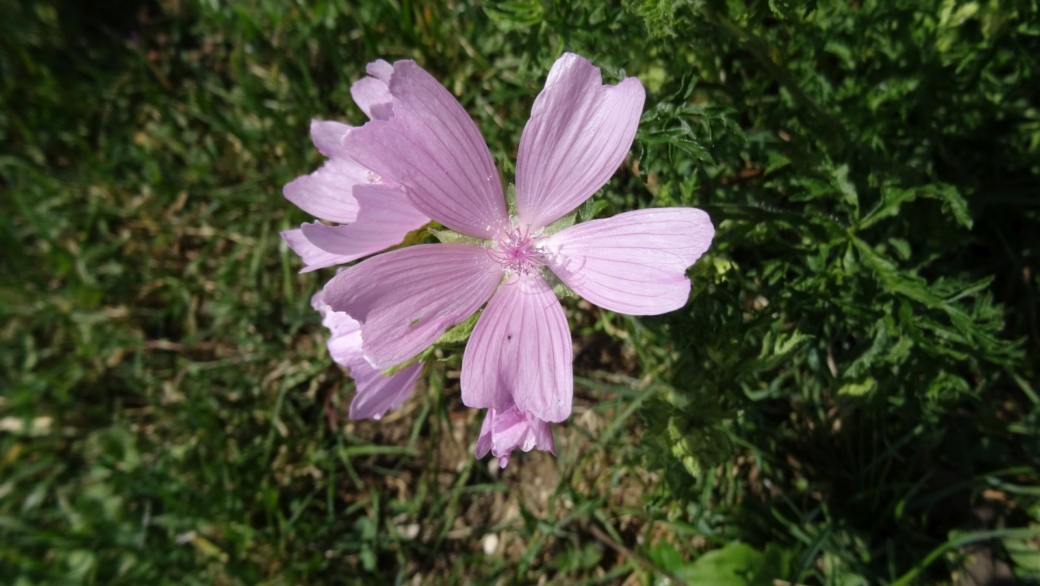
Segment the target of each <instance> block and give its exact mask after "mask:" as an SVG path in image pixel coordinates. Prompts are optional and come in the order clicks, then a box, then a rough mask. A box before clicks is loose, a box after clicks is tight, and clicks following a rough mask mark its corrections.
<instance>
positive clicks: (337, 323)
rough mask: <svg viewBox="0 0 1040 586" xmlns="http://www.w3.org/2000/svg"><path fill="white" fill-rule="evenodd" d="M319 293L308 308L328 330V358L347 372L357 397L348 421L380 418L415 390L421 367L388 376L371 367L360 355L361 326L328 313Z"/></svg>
mask: <svg viewBox="0 0 1040 586" xmlns="http://www.w3.org/2000/svg"><path fill="white" fill-rule="evenodd" d="M321 297H322V292H321V291H319V292H318V293H317V294H316V295H314V297H312V298H311V306H313V307H314V309H316V310H318V312H319V313H320V314H321V317H322V320H321V323H322V325H324V326H325V327H326V328H328V329H329V332H330V336H329V343H328V347H329V355H330V356H332V360H334V361H335V362H336V363H337V364H339V365H340V366H343V367H345V368H348V369H350V376H351V378H353V379H354V386H355V388H356V389H357V395H356V396H355V397H354V400H353V401H351V402H350V418H351V419H380V418H381V417H382V416H383V415H384V414H385V413H386V412H387V411H389V410H390V409H396V408H397V407H400V406H401V404H402V403H404V401H405V399H407V398H408V396H409V395H411V394H412V390H414V389H415V381H416V380H418V378H419V375H420V374H421V373H422V364H421V363H419V364H413V365H411V366H409V367H407V368H405V369H403V370H401V371H399V372H396V373H394V374H393V375H391V376H384V375H383V374H382V373H381V372H380V371H378V370H376V369H374V368H372V365H370V364H369V363H368V362H367V361H366V360H365V358H364V356H363V355H362V352H361V324H360V323H358V322H357V321H356V320H354V319H353V318H351V317H350V316H349V315H347V314H346V313H343V312H341V311H332V308H330V307H329V306H328V305H326V304H325V303H324V302H323V301H322V299H321Z"/></svg>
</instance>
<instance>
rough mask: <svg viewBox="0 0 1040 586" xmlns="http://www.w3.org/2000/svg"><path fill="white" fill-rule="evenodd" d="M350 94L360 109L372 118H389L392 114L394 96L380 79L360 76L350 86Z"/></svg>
mask: <svg viewBox="0 0 1040 586" xmlns="http://www.w3.org/2000/svg"><path fill="white" fill-rule="evenodd" d="M350 95H351V96H352V97H353V98H354V102H355V103H357V105H358V107H359V108H361V111H362V112H364V113H365V115H366V116H368V117H369V118H371V119H373V120H389V119H390V117H391V116H393V114H394V107H393V102H394V98H393V96H391V95H390V88H389V87H387V85H386V82H385V81H383V80H381V79H376V78H374V77H362V78H361V79H359V80H357V81H355V82H354V83H353V84H352V85H351V86H350Z"/></svg>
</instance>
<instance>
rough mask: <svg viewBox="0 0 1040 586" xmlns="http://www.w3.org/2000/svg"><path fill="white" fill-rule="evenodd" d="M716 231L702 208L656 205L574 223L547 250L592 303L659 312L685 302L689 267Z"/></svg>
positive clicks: (629, 310) (553, 266)
mask: <svg viewBox="0 0 1040 586" xmlns="http://www.w3.org/2000/svg"><path fill="white" fill-rule="evenodd" d="M714 234H715V229H714V228H713V227H712V225H711V220H710V219H709V218H708V214H706V213H704V212H703V211H701V210H698V209H696V208H656V209H647V210H637V211H634V212H626V213H624V214H618V215H616V216H614V217H612V218H607V219H605V220H592V221H590V222H583V223H581V224H578V225H576V226H572V227H570V228H567V229H566V230H563V231H562V232H558V233H556V234H554V235H552V236H550V237H549V238H547V239H546V240H545V241H544V242H543V243H542V250H543V252H544V258H545V259H546V264H548V266H549V268H550V269H552V271H553V272H554V273H556V276H558V277H559V278H560V280H562V281H563V282H564V283H566V284H567V286H568V287H570V288H571V289H574V291H575V292H576V293H578V294H579V295H581V296H582V297H584V298H585V299H587V300H588V301H590V302H591V303H594V304H596V305H598V306H600V307H602V308H604V309H609V310H611V311H617V312H621V313H627V314H631V315H658V314H661V313H666V312H669V311H673V310H676V309H679V308H680V307H682V306H683V305H685V304H686V300H687V298H688V297H689V295H690V280H689V279H687V278H686V268H687V267H689V266H690V265H692V264H693V263H694V262H695V261H696V260H697V259H698V258H700V256H701V255H702V254H704V251H706V250H707V249H708V246H709V245H710V244H711V239H712V237H713V236H714Z"/></svg>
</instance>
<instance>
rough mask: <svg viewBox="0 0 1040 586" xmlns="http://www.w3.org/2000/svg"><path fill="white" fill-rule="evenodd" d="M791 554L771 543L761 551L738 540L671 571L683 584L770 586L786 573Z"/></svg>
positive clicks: (788, 568)
mask: <svg viewBox="0 0 1040 586" xmlns="http://www.w3.org/2000/svg"><path fill="white" fill-rule="evenodd" d="M793 558H794V555H793V554H792V553H791V552H790V551H787V550H782V549H780V548H778V547H777V546H775V545H773V544H770V545H769V546H767V547H766V551H765V552H762V551H759V550H757V549H755V548H753V547H751V546H750V545H748V544H746V543H741V542H739V541H738V542H734V543H731V544H729V545H727V546H726V547H723V548H722V549H716V550H713V551H709V552H708V553H706V554H704V555H702V556H701V557H699V558H697V559H696V560H695V561H694V562H693V563H692V564H689V565H687V566H686V567H685V568H682V569H681V570H680V571H677V572H675V573H676V574H677V575H678V576H679V577H680V578H682V579H683V580H684V581H685V582H686V583H687V584H711V585H712V586H773V585H774V584H775V581H776V580H782V579H783V578H784V577H786V576H787V575H788V573H789V572H790V567H791V561H792V559H793Z"/></svg>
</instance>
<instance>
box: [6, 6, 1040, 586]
mask: <svg viewBox="0 0 1040 586" xmlns="http://www.w3.org/2000/svg"><path fill="white" fill-rule="evenodd" d="M3 12H4V18H3V19H0V100H2V107H0V141H2V144H3V151H2V154H0V239H2V240H0V245H2V247H3V248H2V250H3V254H2V256H0V268H2V270H0V316H2V322H0V393H2V394H0V577H2V580H3V582H4V583H11V584H19V585H22V584H26V585H27V584H54V583H70V584H72V583H75V584H79V583H86V584H140V583H144V582H145V581H150V582H152V583H178V584H214V583H216V584H257V583H263V584H283V583H284V584H290V583H293V584H297V583H323V584H324V583H347V584H353V583H390V582H392V583H395V584H403V583H413V584H417V583H459V582H475V583H528V582H542V581H546V580H547V581H550V582H556V583H588V584H593V583H626V584H634V583H663V581H664V580H670V581H671V582H672V583H679V582H686V583H690V584H694V583H713V584H783V583H788V582H790V583H803V584H843V585H855V584H889V583H898V584H908V583H914V582H920V583H966V584H970V583H978V584H985V583H994V584H995V583H997V581H999V580H1002V579H1008V580H1011V579H1015V578H1017V579H1018V580H1021V581H1024V582H1030V581H1036V580H1040V552H1038V543H1040V542H1038V541H1037V535H1038V534H1040V525H1038V523H1040V521H1038V519H1040V506H1038V504H1037V503H1038V498H1037V497H1038V495H1040V491H1038V489H1037V488H1036V487H1037V486H1038V485H1040V478H1038V468H1037V466H1038V457H1040V437H1038V431H1037V430H1038V427H1037V424H1038V423H1040V407H1038V402H1040V399H1038V395H1037V390H1036V389H1035V382H1036V364H1038V358H1040V324H1038V318H1037V308H1038V307H1040V306H1038V303H1037V288H1038V287H1040V276H1038V274H1040V266H1038V253H1040V241H1038V233H1040V232H1038V230H1037V228H1038V223H1040V209H1038V202H1040V199H1038V197H1037V196H1038V195H1040V83H1038V80H1040V60H1038V57H1037V56H1038V55H1040V8H1038V5H1037V3H1036V2H1035V1H1028V0H987V1H972V2H968V1H963V0H942V1H931V0H929V1H925V2H919V1H917V0H862V1H860V2H856V3H845V2H833V1H825V0H819V1H808V2H805V1H801V0H789V1H785V0H769V1H766V0H746V1H737V0H728V1H724V0H625V1H623V2H620V3H619V2H617V1H608V2H602V1H600V0H575V1H571V2H561V3H556V2H540V1H538V0H509V1H507V2H476V1H451V2H445V3H423V2H414V1H410V0H387V1H385V2H363V3H356V2H348V1H346V0H326V1H316V2H302V1H293V2H284V1H282V0H248V1H244V2H234V3H220V2H216V1H205V0H158V1H143V2H140V1H135V2H129V3H128V2H117V1H114V0H108V1H102V2H97V3H91V4H90V5H89V6H88V5H86V4H82V3H74V2H63V1H59V0H40V1H36V2H34V1H29V0H9V1H8V2H5V3H4V6H3ZM564 50H571V51H576V52H578V53H581V54H583V55H585V56H587V57H589V58H591V59H592V60H593V61H594V62H595V63H597V64H598V65H600V66H601V67H602V68H603V69H604V72H605V74H606V77H607V78H608V79H612V80H616V79H618V78H620V77H621V76H623V75H635V76H638V77H639V78H640V79H641V80H642V81H643V82H644V85H646V87H647V89H648V100H647V108H646V113H645V115H644V119H643V123H642V124H641V130H640V133H639V136H638V138H637V141H636V144H635V145H634V146H633V152H632V157H631V158H630V159H629V160H628V161H627V162H626V164H625V167H624V169H623V170H622V171H621V172H620V173H619V174H618V175H617V176H616V177H615V179H614V180H612V181H611V183H610V184H609V185H608V186H607V187H606V188H605V189H604V190H603V191H602V192H601V193H600V194H599V195H597V196H596V197H597V201H598V202H602V203H601V204H597V205H596V206H594V207H592V208H590V210H589V211H590V212H591V213H593V214H597V215H603V216H606V215H611V214H613V213H616V212H619V211H624V210H627V209H633V208H639V207H646V206H663V205H694V206H697V207H701V208H704V209H706V210H708V211H709V212H710V213H711V215H712V217H713V219H714V220H715V223H716V226H717V228H718V233H717V236H716V240H715V244H714V246H713V248H712V250H711V251H710V254H709V255H707V256H706V257H704V258H703V259H702V260H701V261H700V262H699V263H698V264H697V265H696V266H695V267H693V268H692V269H691V277H692V279H693V282H694V295H693V296H692V297H691V301H690V303H689V305H688V306H687V307H686V308H685V309H684V310H682V311H679V312H676V313H674V314H670V315H667V316H663V317H659V318H652V319H633V318H628V317H625V316H618V315H613V314H610V313H609V312H602V311H599V310H597V309H595V308H592V307H590V306H588V305H587V304H583V303H575V302H573V301H570V302H568V304H567V309H568V314H569V316H570V320H571V325H572V327H573V330H574V334H575V343H576V364H575V368H576V375H577V377H578V383H579V384H578V387H579V388H578V389H577V397H576V405H577V407H576V411H575V415H574V417H573V418H572V419H571V420H570V421H569V422H568V423H567V424H566V425H564V426H562V427H561V428H560V429H558V431H557V442H558V445H559V448H560V449H559V452H560V453H559V458H558V459H553V458H552V457H551V456H547V455H545V454H539V453H532V454H528V455H525V456H521V457H515V458H514V459H513V463H512V464H511V465H510V467H509V468H508V469H507V470H506V471H504V472H499V471H498V470H497V469H496V467H495V466H494V465H489V463H488V462H478V461H475V460H474V459H473V458H472V456H471V450H472V445H473V442H474V440H475V437H476V431H477V430H478V429H479V424H480V417H479V416H478V415H477V414H476V413H473V412H470V411H468V410H466V409H465V408H463V406H462V405H461V402H460V400H459V396H458V372H457V369H458V363H457V359H456V358H453V357H452V356H451V353H448V355H446V357H445V361H443V362H438V363H436V364H435V365H434V366H433V367H432V368H431V369H430V370H429V373H428V375H429V376H428V382H427V383H426V384H425V385H424V386H423V388H422V389H421V390H420V392H418V393H417V394H416V396H415V397H414V398H413V399H412V400H411V401H409V403H407V404H406V406H405V407H404V408H403V409H402V410H401V411H400V412H398V413H396V414H393V415H391V416H389V417H387V418H386V419H385V420H384V422H381V423H378V424H376V423H372V422H357V423H355V422H348V421H347V420H346V418H345V416H344V409H345V406H346V404H347V402H348V401H349V397H350V393H351V383H350V381H349V379H348V378H346V377H345V376H344V375H343V374H342V373H341V372H340V371H339V370H338V369H337V368H336V367H335V366H334V365H333V364H331V362H330V360H329V359H328V357H327V354H326V353H325V349H324V346H323V342H324V338H325V333H324V332H323V331H322V329H321V327H320V324H319V320H318V318H317V316H316V315H315V313H314V312H313V311H312V310H311V309H310V307H309V305H308V300H309V297H310V294H311V293H312V292H313V291H314V290H316V289H317V288H318V287H319V286H320V285H321V284H322V282H323V281H324V279H326V278H327V277H328V276H330V274H331V272H330V271H325V272H323V273H321V274H308V275H298V274H297V273H296V271H297V269H298V264H297V261H296V259H295V258H294V256H293V255H292V253H291V252H290V251H288V250H287V249H286V247H285V246H284V245H283V244H281V242H280V239H279V238H278V231H279V230H282V229H286V228H289V227H292V226H294V225H297V224H299V223H300V222H301V221H304V220H305V219H307V218H305V217H304V215H303V214H302V212H300V211H299V210H296V209H295V208H293V206H291V205H290V204H288V203H287V202H286V201H284V200H283V199H282V198H281V196H280V189H281V186H282V185H283V184H284V183H286V182H287V181H288V180H290V179H292V178H293V177H294V176H296V175H298V174H302V173H305V172H309V171H310V170H311V169H313V168H314V167H316V166H317V164H318V163H319V159H320V157H319V155H318V153H317V152H316V151H315V150H314V149H313V148H312V147H311V145H310V144H309V140H308V138H307V135H306V128H307V124H308V120H309V119H310V118H312V117H320V118H331V119H341V120H346V121H350V122H352V123H360V122H362V121H363V115H362V114H361V113H360V111H359V110H358V109H357V108H356V107H355V106H354V105H353V103H352V102H351V100H350V98H349V91H348V89H349V84H350V82H351V81H352V80H354V79H357V78H358V77H359V76H361V75H363V68H364V65H365V63H367V62H368V61H370V60H373V59H376V58H380V57H383V58H388V59H391V60H393V59H401V58H410V59H415V60H417V61H418V62H419V63H420V64H421V65H423V66H424V67H425V68H427V69H428V70H429V71H431V72H432V73H433V74H434V75H435V76H436V77H437V78H438V79H441V80H442V81H443V83H444V84H445V85H446V86H447V87H448V88H449V89H450V90H451V91H452V92H453V93H454V94H455V95H456V96H458V97H459V99H460V101H461V102H462V103H463V105H464V106H465V107H466V109H467V110H468V111H469V112H470V114H471V115H472V116H473V117H474V119H475V120H476V121H477V123H478V125H479V126H480V128H481V131H482V132H483V133H484V136H485V137H486V139H487V141H488V145H489V146H490V148H491V151H492V153H493V155H494V157H495V160H496V162H497V163H498V164H499V165H500V166H501V167H502V168H503V169H504V171H505V174H506V175H507V176H509V175H511V174H512V171H513V169H512V165H513V161H514V160H515V152H516V150H515V149H516V144H517V142H518V139H519V135H520V131H521V130H522V127H523V124H524V122H525V121H526V118H527V114H528V112H529V109H530V106H531V103H532V101H533V99H534V97H535V95H536V94H537V92H538V91H539V89H540V88H541V84H542V82H543V81H544V76H545V74H546V72H547V71H548V68H549V67H550V66H551V64H552V62H553V60H554V59H555V58H556V57H557V56H558V55H559V54H560V53H561V52H562V51H564Z"/></svg>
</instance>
